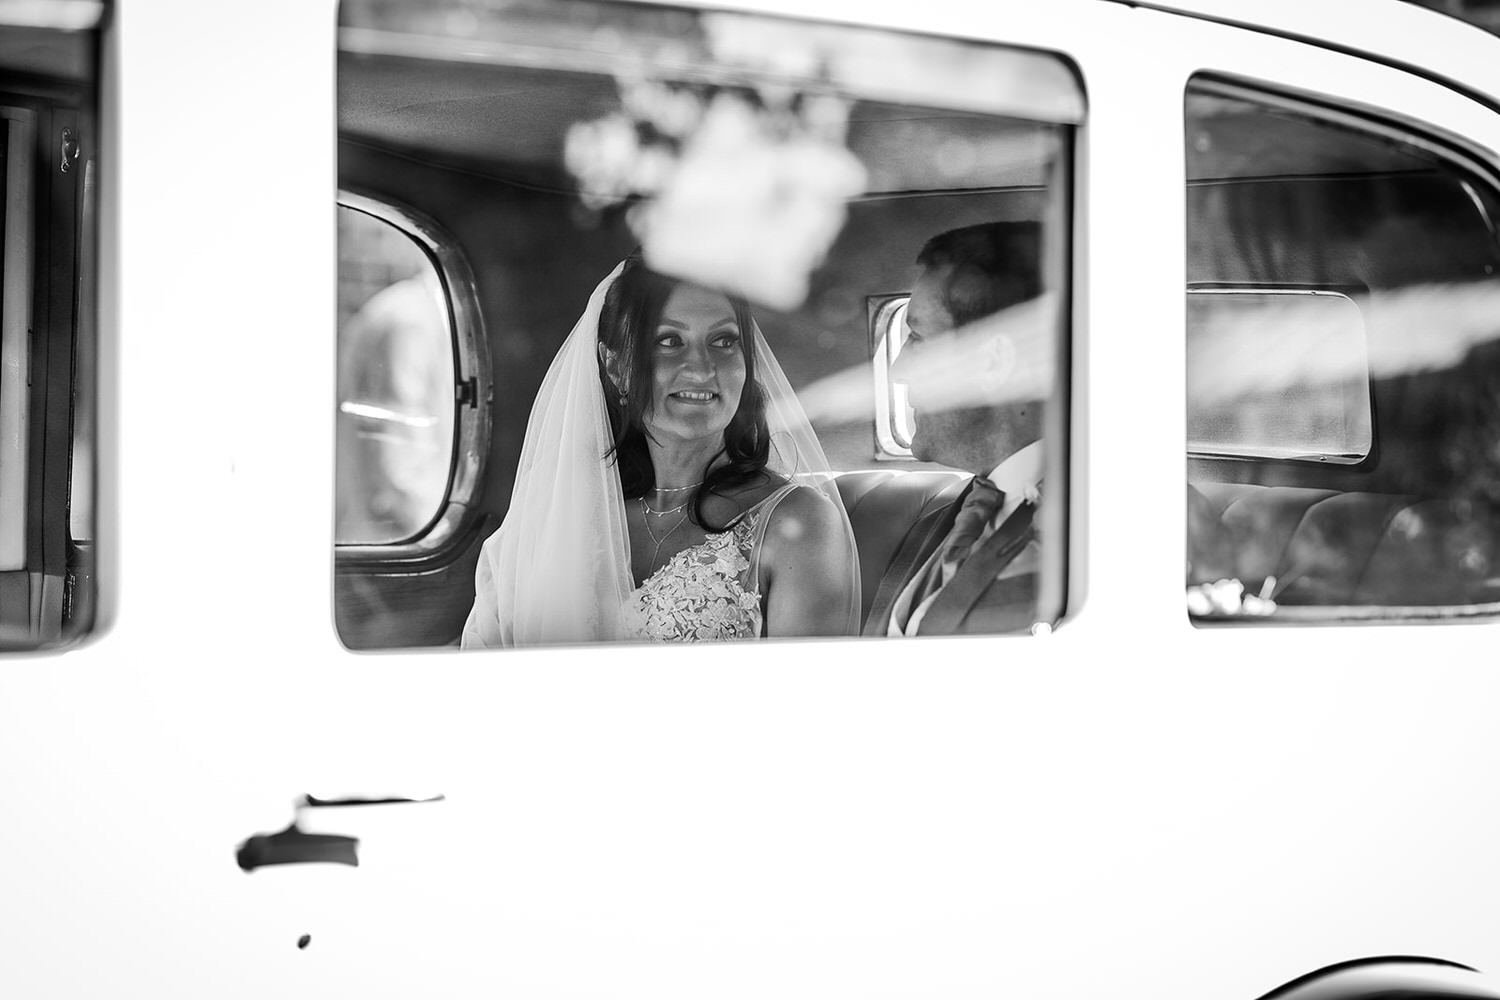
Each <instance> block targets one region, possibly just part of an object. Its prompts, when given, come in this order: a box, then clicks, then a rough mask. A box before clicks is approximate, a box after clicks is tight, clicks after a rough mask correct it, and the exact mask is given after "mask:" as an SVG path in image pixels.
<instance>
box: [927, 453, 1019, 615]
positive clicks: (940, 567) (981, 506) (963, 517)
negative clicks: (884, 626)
mask: <svg viewBox="0 0 1500 1000" xmlns="http://www.w3.org/2000/svg"><path fill="white" fill-rule="evenodd" d="M1004 502H1005V493H1004V492H1002V491H1001V489H1000V488H999V487H998V486H996V485H995V484H994V483H992V482H990V481H989V480H988V479H985V478H983V477H982V476H975V477H974V484H973V486H971V487H970V489H969V492H968V493H967V494H966V495H965V496H964V499H963V503H961V504H959V507H958V516H957V517H955V518H954V519H953V527H952V528H950V529H948V537H947V538H945V539H943V544H942V547H941V548H940V549H938V558H937V559H936V560H935V561H934V563H933V566H932V570H931V572H930V573H929V574H928V576H927V579H926V580H925V581H923V583H922V586H921V588H920V589H919V590H918V591H917V592H916V593H915V594H913V595H912V599H911V610H912V611H915V610H916V609H917V608H918V607H919V606H920V605H921V603H922V602H923V601H925V600H927V598H929V597H931V596H932V595H933V594H934V593H935V592H937V591H939V590H941V589H942V588H943V587H944V586H945V585H946V584H947V583H948V581H949V580H951V579H953V574H954V573H956V572H958V567H959V564H960V563H962V562H963V561H964V557H965V556H967V555H968V554H969V550H970V549H972V548H973V547H974V543H975V542H977V541H978V540H979V536H980V535H981V534H983V533H984V529H985V526H986V525H988V524H989V523H990V522H991V521H992V520H994V518H995V512H996V511H997V510H999V509H1000V505H1001V504H1002V503H1004Z"/></svg>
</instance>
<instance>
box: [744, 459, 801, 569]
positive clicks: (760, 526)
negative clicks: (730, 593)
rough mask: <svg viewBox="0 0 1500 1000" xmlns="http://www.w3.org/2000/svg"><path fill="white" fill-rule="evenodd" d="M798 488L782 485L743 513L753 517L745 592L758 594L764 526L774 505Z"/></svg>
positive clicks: (798, 485)
mask: <svg viewBox="0 0 1500 1000" xmlns="http://www.w3.org/2000/svg"><path fill="white" fill-rule="evenodd" d="M800 486H801V484H800V483H795V482H787V483H784V484H782V485H781V486H779V487H777V488H776V489H775V490H774V491H773V492H772V493H771V495H770V496H768V497H766V498H765V499H764V500H762V501H761V502H760V503H758V504H756V505H755V506H754V507H751V508H750V509H749V510H747V511H746V512H745V513H746V515H749V514H752V513H753V514H754V515H755V527H754V534H753V535H752V536H751V542H750V569H749V572H748V574H747V576H746V579H745V584H746V590H752V589H753V592H754V593H757V594H758V593H760V547H761V543H762V542H763V541H765V538H766V525H767V524H769V523H770V521H771V512H772V511H774V510H775V509H776V505H777V504H779V503H781V501H782V500H783V499H784V498H785V497H786V496H787V495H788V494H790V493H791V492H792V491H793V490H795V489H798V488H800Z"/></svg>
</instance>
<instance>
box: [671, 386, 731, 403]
mask: <svg viewBox="0 0 1500 1000" xmlns="http://www.w3.org/2000/svg"><path fill="white" fill-rule="evenodd" d="M668 397H669V398H671V399H675V400H676V401H677V402H679V403H689V404H692V405H694V406H707V405H708V404H710V403H712V402H714V401H715V400H716V399H718V398H719V394H718V393H717V392H711V391H710V390H708V389H678V390H677V391H676V392H673V393H669V394H668Z"/></svg>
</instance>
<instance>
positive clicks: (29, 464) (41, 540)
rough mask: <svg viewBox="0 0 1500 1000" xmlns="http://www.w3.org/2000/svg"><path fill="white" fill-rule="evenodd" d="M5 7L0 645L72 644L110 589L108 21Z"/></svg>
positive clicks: (0, 186)
mask: <svg viewBox="0 0 1500 1000" xmlns="http://www.w3.org/2000/svg"><path fill="white" fill-rule="evenodd" d="M103 14H104V5H103V4H95V3H76V4H67V3H36V4H12V5H8V6H3V7H0V192H3V193H0V198H3V211H0V244H3V261H0V649H7V650H9V649H18V650H29V649H38V648H61V647H63V646H66V645H68V644H70V643H72V642H75V641H77V640H79V639H82V638H83V637H84V636H86V635H88V634H90V633H91V632H92V631H94V630H95V629H96V628H97V626H98V624H99V622H100V621H101V620H102V616H101V614H100V602H99V600H98V584H97V562H98V557H97V552H96V548H95V546H96V543H97V541H98V535H99V532H98V530H97V520H98V518H97V514H96V503H95V498H96V494H97V493H98V492H99V490H100V484H99V483H98V476H97V470H98V462H99V457H98V454H97V450H98V449H97V444H96V442H97V440H98V436H97V427H98V423H99V417H98V401H97V394H98V383H99V375H98V342H99V322H98V316H97V308H98V299H97V281H98V266H97V247H96V241H97V237H98V225H99V221H98V190H99V179H98V176H97V171H98V165H99V140H98V135H99V131H98V109H99V93H100V80H99V49H100V38H99V30H98V27H97V26H98V25H99V24H100V21H101V19H102V17H103Z"/></svg>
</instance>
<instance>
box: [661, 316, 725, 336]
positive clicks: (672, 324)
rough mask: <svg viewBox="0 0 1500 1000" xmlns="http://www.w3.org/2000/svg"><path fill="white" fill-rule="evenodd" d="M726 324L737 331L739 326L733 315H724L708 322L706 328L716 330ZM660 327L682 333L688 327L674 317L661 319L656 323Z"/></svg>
mask: <svg viewBox="0 0 1500 1000" xmlns="http://www.w3.org/2000/svg"><path fill="white" fill-rule="evenodd" d="M727 326H732V327H734V328H735V330H736V331H738V330H739V328H740V321H739V320H738V319H736V318H735V317H733V316H725V317H724V318H723V319H717V320H714V321H713V322H712V323H710V324H709V326H708V329H709V330H711V331H714V332H717V331H718V329H719V328H720V327H727ZM662 327H667V328H668V329H671V330H681V331H683V332H684V333H686V332H687V330H688V329H689V326H688V324H686V323H679V322H677V320H675V319H663V320H661V321H660V322H658V323H657V324H656V328H657V329H658V330H660V329H661V328H662Z"/></svg>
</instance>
